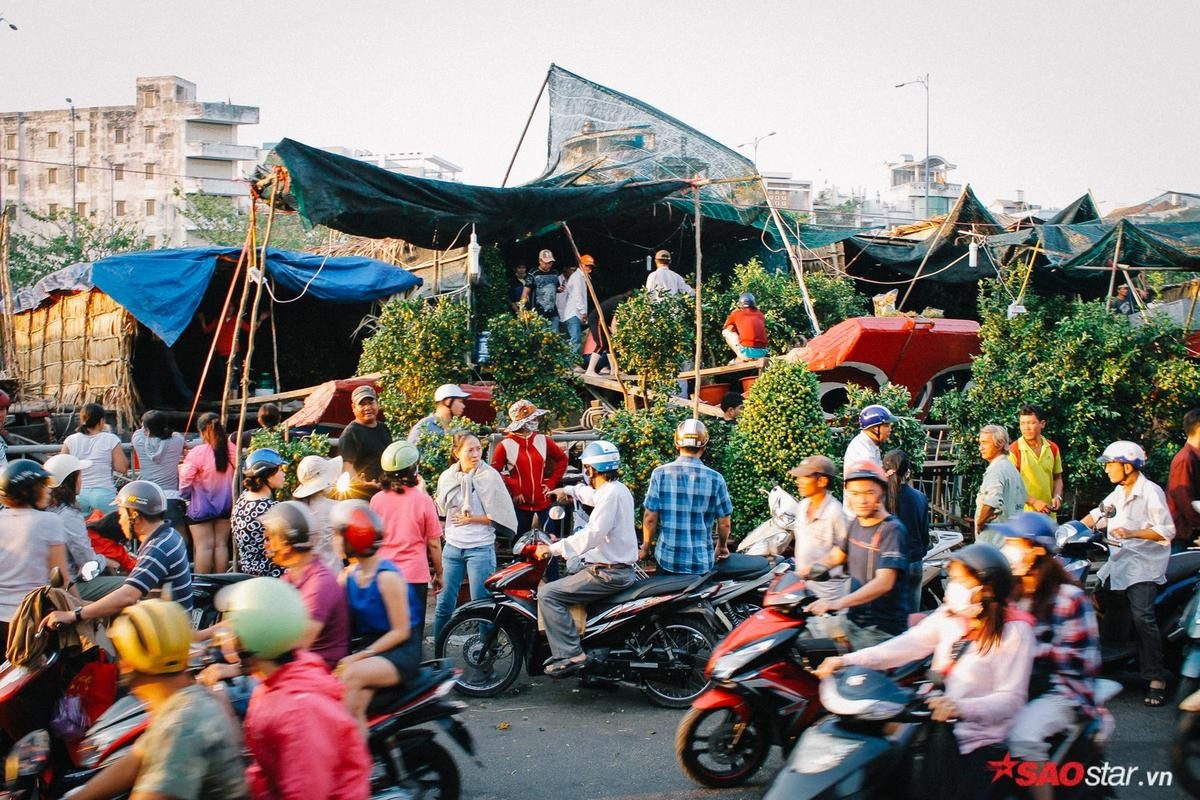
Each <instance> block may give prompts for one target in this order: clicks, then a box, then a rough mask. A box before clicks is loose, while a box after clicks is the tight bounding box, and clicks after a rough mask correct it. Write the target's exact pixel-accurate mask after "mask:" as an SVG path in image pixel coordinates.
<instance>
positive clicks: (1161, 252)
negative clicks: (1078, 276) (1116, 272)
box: [1060, 219, 1200, 272]
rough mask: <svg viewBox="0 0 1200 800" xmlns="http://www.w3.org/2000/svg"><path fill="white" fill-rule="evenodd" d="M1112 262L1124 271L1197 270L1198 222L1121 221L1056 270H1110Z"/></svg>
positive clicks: (1199, 265)
mask: <svg viewBox="0 0 1200 800" xmlns="http://www.w3.org/2000/svg"><path fill="white" fill-rule="evenodd" d="M1114 261H1116V262H1117V263H1119V264H1120V265H1121V267H1122V268H1123V269H1127V270H1152V271H1167V272H1195V271H1197V270H1200V222H1161V223H1146V224H1142V225H1138V224H1137V223H1134V222H1130V221H1129V220H1127V219H1123V220H1121V221H1120V222H1118V223H1117V224H1116V225H1114V226H1112V227H1111V228H1110V229H1109V230H1108V231H1107V232H1106V233H1105V234H1104V235H1103V236H1101V237H1100V238H1099V239H1097V240H1096V241H1095V242H1094V243H1093V244H1092V245H1091V246H1090V247H1088V248H1087V249H1085V250H1083V251H1082V252H1080V253H1079V254H1077V255H1075V256H1074V257H1073V258H1071V259H1069V260H1066V261H1064V262H1063V263H1062V264H1061V265H1060V266H1061V268H1062V269H1063V270H1064V271H1066V272H1071V271H1072V270H1091V271H1094V270H1111V269H1112V265H1113V262H1114Z"/></svg>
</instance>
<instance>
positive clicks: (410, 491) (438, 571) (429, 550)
mask: <svg viewBox="0 0 1200 800" xmlns="http://www.w3.org/2000/svg"><path fill="white" fill-rule="evenodd" d="M420 460H421V453H420V451H419V450H417V446H416V445H415V444H413V443H412V442H409V441H405V440H401V441H399V442H392V443H391V444H390V445H388V447H387V449H386V450H384V451H383V456H382V457H381V458H380V465H381V466H382V467H383V474H382V475H380V477H379V485H380V487H381V488H382V491H380V492H379V493H378V494H376V495H375V496H374V497H372V498H371V510H372V511H374V512H375V513H376V514H378V515H379V518H380V519H381V520H382V521H383V544H382V545H381V546H380V548H379V556H380V558H384V559H387V560H388V561H391V562H392V563H393V564H395V565H396V566H397V567H399V568H400V571H401V572H403V573H404V580H405V582H406V583H408V605H409V612H410V613H411V614H412V628H413V637H412V638H413V640H414V641H416V642H421V641H422V640H423V639H424V636H425V608H426V605H427V602H428V597H429V591H430V589H432V590H433V593H434V594H437V592H438V589H440V588H441V585H442V525H441V523H440V522H438V515H437V506H435V505H434V503H433V499H432V498H431V497H430V496H429V494H428V493H426V492H425V491H424V490H423V489H421V488H420V485H421V475H420V473H419V472H418V468H419V462H420ZM430 563H432V564H433V571H432V574H431V573H430V569H429V565H430Z"/></svg>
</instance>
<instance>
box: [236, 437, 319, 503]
mask: <svg viewBox="0 0 1200 800" xmlns="http://www.w3.org/2000/svg"><path fill="white" fill-rule="evenodd" d="M262 448H267V449H270V450H274V451H275V452H277V453H279V455H281V456H283V457H284V458H286V459H287V460H288V464H289V465H290V466H289V467H288V470H287V472H286V476H287V482H286V483H285V484H284V486H283V488H282V489H280V490H279V491H278V493H277V494H278V499H280V500H287V499H290V498H291V496H292V492H294V491H295V490H296V486H297V485H298V484H299V481H298V480H297V478H296V468H297V467H298V466H300V460H301V459H303V458H304V457H305V456H321V457H323V458H328V457H329V454H330V453H331V452H332V451H333V445H331V444H330V443H329V437H328V436H326V435H325V434H323V433H313V434H309V435H308V436H290V437H288V439H287V441H284V438H283V430H282V429H281V428H277V429H275V430H267V429H266V428H262V429H260V430H257V431H255V432H254V435H253V436H251V437H250V449H251V450H259V449H262Z"/></svg>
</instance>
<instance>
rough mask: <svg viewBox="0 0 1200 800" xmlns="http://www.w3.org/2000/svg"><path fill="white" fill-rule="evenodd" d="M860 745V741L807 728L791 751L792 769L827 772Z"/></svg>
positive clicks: (809, 773)
mask: <svg viewBox="0 0 1200 800" xmlns="http://www.w3.org/2000/svg"><path fill="white" fill-rule="evenodd" d="M860 747H862V742H861V741H854V740H851V739H839V738H838V737H836V736H832V735H830V734H828V733H826V732H825V731H823V730H820V729H819V728H809V729H808V730H807V731H805V732H804V735H803V736H801V737H800V742H799V743H798V744H797V745H796V749H795V751H793V753H792V765H791V766H792V769H794V770H795V771H796V772H799V773H800V774H802V775H815V774H817V773H818V772H827V771H829V770H831V769H833V768H834V767H836V766H837V765H838V764H840V763H842V762H843V761H845V760H846V759H847V758H848V757H849V756H850V754H851V753H853V752H854V751H855V750H857V749H858V748H860Z"/></svg>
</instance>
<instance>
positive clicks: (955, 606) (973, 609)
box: [942, 581, 983, 618]
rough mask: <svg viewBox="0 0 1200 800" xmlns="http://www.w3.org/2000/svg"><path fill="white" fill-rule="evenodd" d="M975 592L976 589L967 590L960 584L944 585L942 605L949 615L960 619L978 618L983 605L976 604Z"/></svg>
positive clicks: (952, 582) (953, 582)
mask: <svg viewBox="0 0 1200 800" xmlns="http://www.w3.org/2000/svg"><path fill="white" fill-rule="evenodd" d="M976 591H977V590H976V589H968V588H967V587H966V586H963V585H962V584H961V583H957V582H955V581H951V582H950V583H948V584H946V596H945V597H944V598H943V599H942V605H944V606H945V607H946V609H947V610H949V612H950V613H951V614H955V615H957V616H960V617H971V618H974V617H978V616H979V615H980V613H982V611H983V604H982V603H979V602H976V600H975V592H976Z"/></svg>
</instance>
